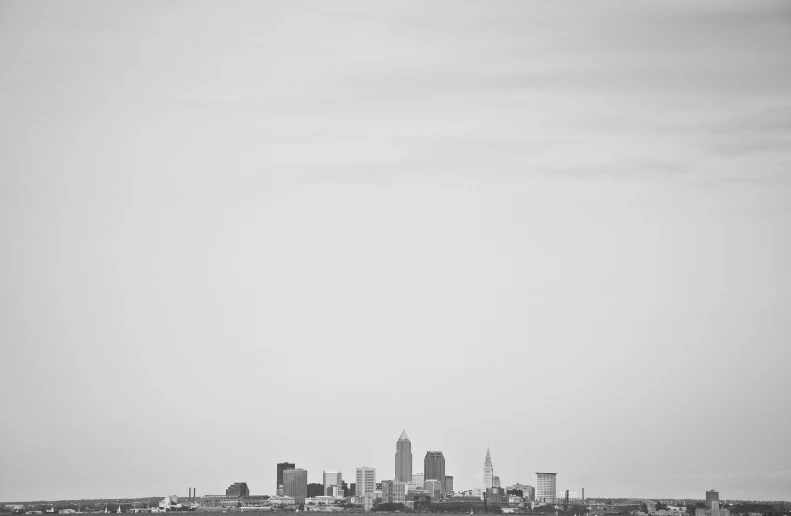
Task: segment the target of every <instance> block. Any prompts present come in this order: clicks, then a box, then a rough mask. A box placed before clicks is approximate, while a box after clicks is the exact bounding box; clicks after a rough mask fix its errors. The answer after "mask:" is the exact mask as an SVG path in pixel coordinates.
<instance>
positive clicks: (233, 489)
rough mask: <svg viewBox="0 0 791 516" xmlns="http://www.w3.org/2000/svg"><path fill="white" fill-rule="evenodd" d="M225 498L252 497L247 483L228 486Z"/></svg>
mask: <svg viewBox="0 0 791 516" xmlns="http://www.w3.org/2000/svg"><path fill="white" fill-rule="evenodd" d="M225 496H238V497H245V496H250V489H248V488H247V482H235V483H233V484H231V485H230V486H228V489H226V490H225Z"/></svg>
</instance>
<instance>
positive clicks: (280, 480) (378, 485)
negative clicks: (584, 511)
mask: <svg viewBox="0 0 791 516" xmlns="http://www.w3.org/2000/svg"><path fill="white" fill-rule="evenodd" d="M412 470H413V468H412V443H411V441H410V440H409V437H408V436H407V434H406V431H403V432H401V436H400V437H399V438H398V441H396V453H395V476H394V477H393V478H392V480H382V481H379V482H378V481H377V478H376V468H372V467H368V466H362V467H359V468H357V470H356V476H355V480H356V481H355V482H351V483H348V484H347V482H346V481H344V480H343V478H342V474H341V472H340V471H331V470H330V471H328V470H324V471H323V472H322V482H321V483H309V482H308V472H307V470H305V469H302V468H297V467H296V464H294V463H291V462H281V463H278V464H277V484H276V489H277V494H276V495H274V496H269V497H263V496H262V497H251V496H250V493H249V489H248V487H247V484H246V483H244V482H237V483H235V484H233V485H231V486H229V487H228V489H227V490H226V494H225V495H224V496H223V495H207V496H205V497H204V498H203V502H204V504H208V505H236V504H237V503H242V504H246V503H253V504H254V503H258V502H265V503H266V504H267V505H276V506H278V505H280V506H288V505H302V504H306V505H320V506H332V505H337V504H340V503H341V502H342V501H344V502H346V503H351V504H356V505H362V506H364V507H365V509H366V510H368V509H370V508H371V507H373V506H374V505H378V504H380V503H391V504H396V503H401V504H404V505H405V506H407V507H414V504H415V503H427V502H439V501H484V502H486V503H488V504H493V505H510V506H524V504H527V503H532V504H534V505H535V504H542V503H554V502H555V501H556V475H557V474H556V473H536V485H535V486H532V485H525V484H521V483H516V484H514V485H511V486H507V487H502V485H501V481H500V478H499V477H498V476H496V475H495V474H494V468H493V467H492V458H491V453H490V451H489V449H487V450H486V457H485V459H484V466H483V478H484V482H483V485H482V486H480V487H479V488H474V489H469V490H466V491H460V492H456V491H454V485H453V476H452V475H448V474H446V471H445V456H444V455H443V453H442V452H441V451H428V452H426V455H425V457H424V459H423V472H422V473H413V472H412ZM566 497H568V492H566ZM582 498H583V499H584V490H583V495H582Z"/></svg>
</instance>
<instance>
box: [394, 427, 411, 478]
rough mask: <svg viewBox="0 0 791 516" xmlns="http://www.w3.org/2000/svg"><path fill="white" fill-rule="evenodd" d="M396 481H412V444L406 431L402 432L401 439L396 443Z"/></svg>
mask: <svg viewBox="0 0 791 516" xmlns="http://www.w3.org/2000/svg"><path fill="white" fill-rule="evenodd" d="M395 479H396V481H398V482H409V481H411V480H412V442H411V441H410V440H409V436H407V435H406V430H404V431H402V432H401V437H399V438H398V441H396V454H395Z"/></svg>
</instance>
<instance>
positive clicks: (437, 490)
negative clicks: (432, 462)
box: [423, 480, 442, 502]
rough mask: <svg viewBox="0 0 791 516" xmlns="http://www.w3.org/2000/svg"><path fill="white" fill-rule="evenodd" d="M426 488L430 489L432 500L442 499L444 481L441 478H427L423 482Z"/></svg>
mask: <svg viewBox="0 0 791 516" xmlns="http://www.w3.org/2000/svg"><path fill="white" fill-rule="evenodd" d="M423 485H424V486H425V487H424V489H425V490H426V491H428V494H429V496H430V497H431V501H432V502H436V501H438V500H440V499H442V481H441V480H426V481H425V482H423Z"/></svg>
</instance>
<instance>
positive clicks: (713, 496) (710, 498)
mask: <svg viewBox="0 0 791 516" xmlns="http://www.w3.org/2000/svg"><path fill="white" fill-rule="evenodd" d="M719 501H720V493H719V491H715V490H714V489H712V490H710V491H706V507H708V508H709V509H710V508H711V502H719Z"/></svg>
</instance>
